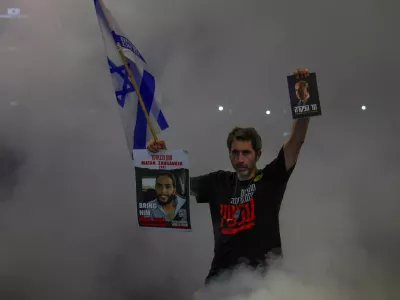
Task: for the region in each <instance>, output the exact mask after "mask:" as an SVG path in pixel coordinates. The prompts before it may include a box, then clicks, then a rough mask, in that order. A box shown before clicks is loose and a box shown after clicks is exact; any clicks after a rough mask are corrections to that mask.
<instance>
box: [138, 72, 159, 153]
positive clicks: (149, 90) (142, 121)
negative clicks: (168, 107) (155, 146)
mask: <svg viewBox="0 0 400 300" xmlns="http://www.w3.org/2000/svg"><path fill="white" fill-rule="evenodd" d="M155 87H156V85H155V81H154V77H153V75H151V74H150V73H149V72H147V71H146V70H144V71H143V78H142V82H141V84H140V95H141V96H142V99H143V102H144V105H145V107H146V111H147V112H148V113H149V112H150V109H151V105H152V104H153V101H154V92H155ZM133 138H134V142H133V148H134V149H145V148H146V143H147V120H146V116H145V114H144V112H143V109H142V106H141V105H138V110H137V117H136V126H135V132H134V135H133Z"/></svg>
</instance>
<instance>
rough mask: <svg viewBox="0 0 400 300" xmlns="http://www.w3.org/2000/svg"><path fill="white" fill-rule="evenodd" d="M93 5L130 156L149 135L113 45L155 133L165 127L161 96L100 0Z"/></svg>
mask: <svg viewBox="0 0 400 300" xmlns="http://www.w3.org/2000/svg"><path fill="white" fill-rule="evenodd" d="M94 5H95V7H96V13H97V18H98V20H99V25H100V29H101V32H102V35H103V40H104V45H105V50H106V55H107V61H108V66H109V70H110V74H111V77H112V79H113V86H114V90H115V96H116V100H117V103H118V106H119V112H120V115H121V118H122V122H123V126H124V129H125V134H126V139H127V143H128V147H129V151H130V153H131V154H132V149H145V148H146V143H147V141H148V140H149V139H151V138H152V134H151V131H150V129H149V126H148V123H147V120H146V117H145V114H144V112H143V109H142V107H141V105H140V103H139V99H138V97H137V95H136V92H135V89H134V86H133V84H132V83H131V81H130V79H129V76H128V73H127V72H126V69H125V66H124V63H123V61H122V59H121V56H120V54H119V52H118V49H117V47H116V45H119V46H120V47H121V48H122V49H123V53H124V55H125V58H126V61H127V64H128V65H129V69H130V70H131V72H132V74H133V78H134V80H135V82H136V85H137V87H138V88H139V92H140V95H141V97H142V99H143V102H144V104H145V107H146V110H147V113H148V114H149V117H150V120H151V123H152V125H153V128H154V130H155V131H156V133H157V134H158V133H160V132H161V131H163V130H165V129H167V128H168V127H169V126H168V123H167V120H166V119H165V117H164V115H163V113H162V111H161V108H160V105H161V101H160V99H161V93H160V90H159V87H158V86H156V80H155V78H154V76H153V75H152V74H151V73H150V72H149V71H148V70H147V68H146V67H147V63H146V61H145V59H144V58H143V56H142V55H141V54H140V52H139V50H138V49H137V48H136V47H135V46H134V45H133V44H132V43H131V41H129V39H128V38H127V37H126V35H125V34H123V32H122V31H121V29H120V28H119V26H118V24H117V22H116V21H115V19H114V18H113V17H112V15H111V13H110V11H109V10H108V9H107V8H106V7H105V5H104V3H103V1H102V0H94ZM107 20H108V21H109V22H110V23H108V22H107Z"/></svg>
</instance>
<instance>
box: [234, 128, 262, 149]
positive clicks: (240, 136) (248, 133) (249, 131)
mask: <svg viewBox="0 0 400 300" xmlns="http://www.w3.org/2000/svg"><path fill="white" fill-rule="evenodd" d="M235 140H238V141H250V142H251V145H252V147H253V149H254V151H255V152H256V153H257V152H259V151H261V148H262V141H261V137H260V135H259V134H258V133H257V131H256V130H255V129H254V128H253V127H250V128H241V127H235V128H233V129H232V131H231V132H230V133H229V135H228V139H227V141H226V144H227V146H228V149H229V151H231V150H232V143H233V141H235Z"/></svg>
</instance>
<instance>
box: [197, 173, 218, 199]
mask: <svg viewBox="0 0 400 300" xmlns="http://www.w3.org/2000/svg"><path fill="white" fill-rule="evenodd" d="M218 175H219V172H213V173H209V174H206V175H202V176H197V177H191V178H190V190H191V193H192V195H194V196H195V197H196V201H197V203H209V202H210V200H212V198H213V197H214V195H215V189H216V185H217V181H218Z"/></svg>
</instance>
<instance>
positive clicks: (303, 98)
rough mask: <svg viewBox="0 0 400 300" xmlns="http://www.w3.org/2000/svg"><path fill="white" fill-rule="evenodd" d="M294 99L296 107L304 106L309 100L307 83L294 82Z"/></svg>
mask: <svg viewBox="0 0 400 300" xmlns="http://www.w3.org/2000/svg"><path fill="white" fill-rule="evenodd" d="M295 90H296V97H297V99H298V102H297V106H303V105H306V104H307V102H308V100H309V99H310V93H309V89H308V83H307V81H305V80H301V81H298V82H296V85H295Z"/></svg>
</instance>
